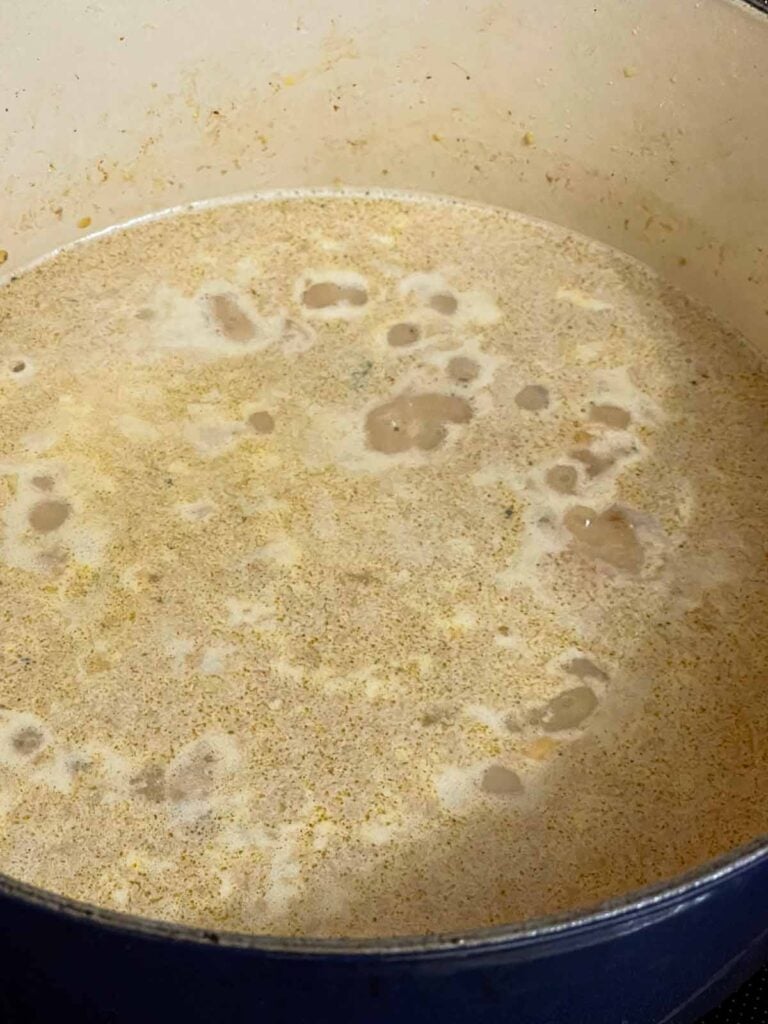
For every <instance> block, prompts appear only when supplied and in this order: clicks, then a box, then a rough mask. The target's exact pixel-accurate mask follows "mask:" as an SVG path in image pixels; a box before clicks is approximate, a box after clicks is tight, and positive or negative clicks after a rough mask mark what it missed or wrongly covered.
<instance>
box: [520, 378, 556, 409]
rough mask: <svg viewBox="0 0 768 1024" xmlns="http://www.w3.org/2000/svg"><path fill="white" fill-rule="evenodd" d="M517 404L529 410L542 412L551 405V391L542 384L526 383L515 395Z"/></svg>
mask: <svg viewBox="0 0 768 1024" xmlns="http://www.w3.org/2000/svg"><path fill="white" fill-rule="evenodd" d="M515 405H517V406H519V407H520V408H521V409H525V410H526V411H527V412H541V410H542V409H546V408H547V406H548V405H549V392H548V391H547V389H546V388H545V387H542V385H541V384H526V386H525V387H524V388H521V389H520V391H518V393H517V394H516V395H515Z"/></svg>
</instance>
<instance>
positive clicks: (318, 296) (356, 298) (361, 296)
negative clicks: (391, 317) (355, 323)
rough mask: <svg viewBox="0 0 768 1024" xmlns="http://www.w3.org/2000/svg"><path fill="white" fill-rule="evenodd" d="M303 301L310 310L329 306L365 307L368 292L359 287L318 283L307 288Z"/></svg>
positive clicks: (329, 282)
mask: <svg viewBox="0 0 768 1024" xmlns="http://www.w3.org/2000/svg"><path fill="white" fill-rule="evenodd" d="M301 301H302V302H303V303H304V305H305V306H306V307H307V308H308V309H327V308H328V307H329V306H364V305H365V304H366V302H367V301H368V292H367V291H366V290H365V288H361V287H359V286H358V285H342V284H336V283H335V282H334V281H318V282H317V283H316V284H311V285H309V287H308V288H305V290H304V294H303V295H302V296H301Z"/></svg>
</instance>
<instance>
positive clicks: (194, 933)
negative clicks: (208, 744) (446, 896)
mask: <svg viewBox="0 0 768 1024" xmlns="http://www.w3.org/2000/svg"><path fill="white" fill-rule="evenodd" d="M761 863H766V864H768V835H764V836H762V837H760V838H758V839H755V840H752V841H751V842H749V843H746V844H743V845H741V846H739V847H737V848H736V849H735V850H731V851H729V852H728V853H725V854H722V855H720V856H719V857H716V858H714V859H712V860H709V861H706V862H704V863H703V864H701V865H698V866H697V867H695V868H693V869H691V870H689V871H687V872H684V873H683V874H681V875H678V876H676V877H675V878H673V879H670V880H665V881H661V882H653V883H651V884H650V885H646V886H643V887H642V888H640V889H635V890H633V891H632V892H630V893H627V894H622V895H621V896H616V897H612V898H610V899H607V900H602V901H600V902H599V903H596V904H592V905H591V906H588V907H579V908H576V909H574V910H565V911H560V912H558V913H555V914H549V915H546V916H543V917H538V918H532V919H529V920H525V921H520V922H515V923H512V924H508V925H497V926H495V927H493V928H472V929H467V930H465V931H456V932H446V933H435V934H432V935H403V936H393V937H381V938H378V937H374V938H303V937H294V936H284V937H281V936H277V935H269V934H259V933H249V932H236V931H226V930H219V929H215V928H205V927H203V926H196V925H185V924H178V923H174V922H172V921H163V920H160V919H157V920H154V919H152V918H147V917H141V916H139V915H136V914H128V913H123V912H122V911H118V910H111V909H108V908H106V907H99V906H96V905H94V904H91V903H85V902H82V901H80V900H75V899H71V898H69V897H67V896H61V895H59V894H57V893H54V892H51V891H49V890H46V889H41V888H38V887H37V886H34V885H29V884H28V883H26V882H21V881H18V880H17V879H14V878H11V877H10V876H8V875H5V874H2V873H0V913H1V910H2V903H1V901H2V899H3V898H5V897H10V898H12V899H16V900H19V901H21V902H23V903H29V904H31V905H33V906H35V907H36V908H38V909H41V910H47V911H50V912H53V913H57V914H61V915H64V916H65V917H68V918H70V919H71V920H72V921H73V923H81V924H82V923H88V922H90V923H92V924H93V925H94V926H95V927H97V928H107V929H110V930H115V931H120V932H122V933H123V934H129V935H132V936H135V937H136V938H145V939H149V940H153V939H154V940H158V941H163V940H165V941H171V942H182V943H187V944H191V945H197V946H212V947H215V948H221V949H229V950H240V951H242V952H250V953H259V954H263V955H266V956H276V957H281V958H296V959H301V958H308V957H312V958H317V957H322V958H329V957H332V958H333V959H334V960H339V961H340V960H344V959H354V958H363V957H364V958H371V957H375V958H386V959H403V958H414V957H418V958H419V959H427V958H440V957H444V956H446V955H449V956H456V955H457V954H461V955H462V956H467V955H472V954H475V953H479V954H487V953H489V952H490V953H492V952H494V951H499V952H501V951H503V952H504V953H505V954H509V953H514V952H518V953H522V952H523V951H524V950H526V949H529V948H530V947H532V946H535V947H537V948H538V949H539V951H540V952H545V951H546V947H549V946H552V945H555V944H556V945H557V948H558V950H559V951H561V952H562V951H563V950H564V949H565V948H566V947H570V948H579V947H583V946H589V945H594V944H596V943H598V942H604V941H606V940H607V939H608V938H613V937H616V936H619V935H622V934H626V933H628V932H632V931H636V930H638V929H640V928H643V927H646V926H647V925H649V924H652V923H653V922H655V921H658V920H663V919H665V918H667V917H671V916H673V915H674V914H677V913H678V912H679V911H680V910H682V909H684V908H685V907H687V906H690V905H692V904H696V903H700V902H703V901H704V900H706V899H708V898H709V896H710V895H711V894H712V890H713V889H715V888H716V887H717V886H718V885H720V884H721V883H724V882H726V881H727V880H729V879H733V878H736V877H738V876H739V875H741V874H743V873H744V872H746V871H749V870H750V869H752V868H756V867H758V866H759V865H760V864H761Z"/></svg>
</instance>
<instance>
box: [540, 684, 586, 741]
mask: <svg viewBox="0 0 768 1024" xmlns="http://www.w3.org/2000/svg"><path fill="white" fill-rule="evenodd" d="M597 705H598V700H597V697H596V695H595V691H594V690H593V689H592V688H591V687H590V686H574V687H571V688H570V689H568V690H563V692H562V693H559V694H558V695H557V696H556V697H553V698H552V700H550V701H548V702H547V704H545V705H544V707H543V708H541V709H540V710H539V711H536V712H534V713H533V714H532V715H531V723H532V724H533V725H538V726H539V727H540V728H542V729H543V730H544V732H564V731H566V730H567V729H576V728H577V727H578V726H580V725H581V724H582V722H584V721H585V720H586V719H587V718H589V716H590V715H591V714H592V713H593V712H594V711H595V710H596V708H597Z"/></svg>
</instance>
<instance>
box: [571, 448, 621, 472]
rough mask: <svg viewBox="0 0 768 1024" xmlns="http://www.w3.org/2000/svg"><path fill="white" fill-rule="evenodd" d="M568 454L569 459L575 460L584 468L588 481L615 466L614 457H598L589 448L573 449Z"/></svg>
mask: <svg viewBox="0 0 768 1024" xmlns="http://www.w3.org/2000/svg"><path fill="white" fill-rule="evenodd" d="M570 454H571V458H573V459H576V460H577V462H580V463H581V464H582V465H583V466H584V469H585V471H586V474H587V476H588V477H589V478H590V479H594V478H595V477H597V476H601V475H602V474H603V473H605V472H606V470H608V469H611V467H612V466H614V465H615V464H616V456H615V455H598V454H597V453H596V452H593V451H592V450H591V449H589V448H574V449H573V450H572V451H571V453H570Z"/></svg>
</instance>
